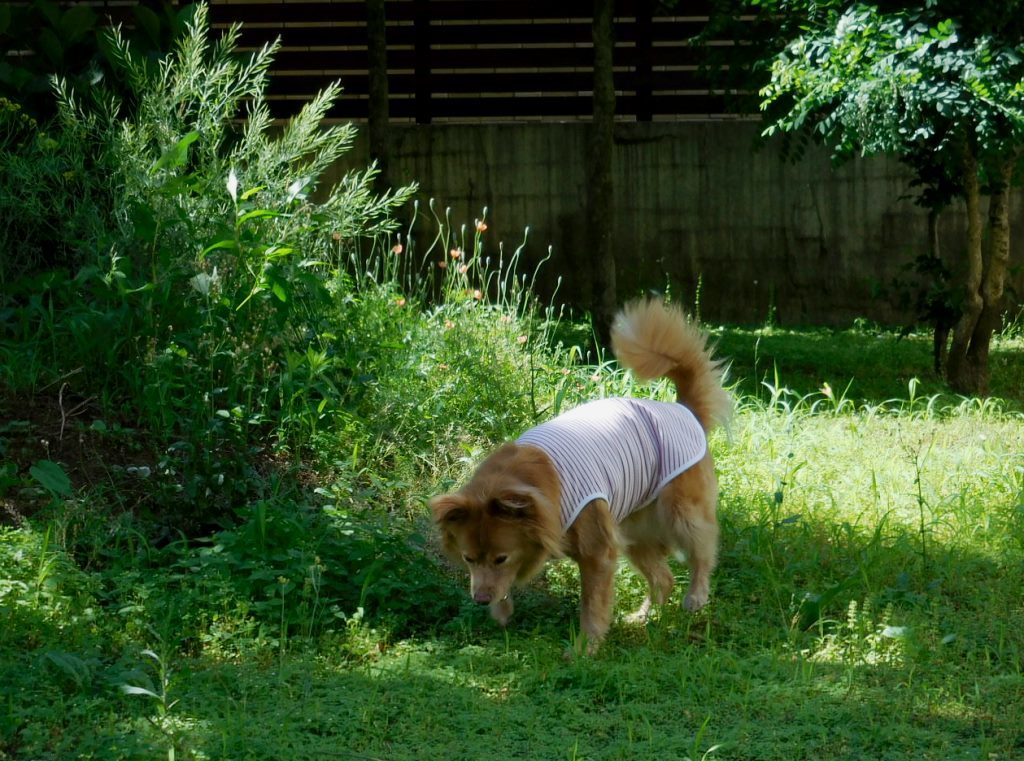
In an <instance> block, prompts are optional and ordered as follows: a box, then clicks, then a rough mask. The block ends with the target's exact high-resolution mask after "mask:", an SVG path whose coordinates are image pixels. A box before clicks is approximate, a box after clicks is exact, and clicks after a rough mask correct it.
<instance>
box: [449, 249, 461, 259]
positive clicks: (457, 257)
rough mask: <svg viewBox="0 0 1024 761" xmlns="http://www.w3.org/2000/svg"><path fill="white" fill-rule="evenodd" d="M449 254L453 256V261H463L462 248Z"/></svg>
mask: <svg viewBox="0 0 1024 761" xmlns="http://www.w3.org/2000/svg"><path fill="white" fill-rule="evenodd" d="M448 253H449V254H451V256H452V259H461V258H462V249H461V248H453V249H452V250H451V251H449V252H448Z"/></svg>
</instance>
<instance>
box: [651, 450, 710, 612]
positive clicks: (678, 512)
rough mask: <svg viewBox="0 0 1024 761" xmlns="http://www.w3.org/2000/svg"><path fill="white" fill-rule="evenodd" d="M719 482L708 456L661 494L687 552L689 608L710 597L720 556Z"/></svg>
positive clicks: (665, 515) (672, 530)
mask: <svg viewBox="0 0 1024 761" xmlns="http://www.w3.org/2000/svg"><path fill="white" fill-rule="evenodd" d="M717 502H718V486H717V482H716V480H715V476H714V466H713V465H712V463H711V458H710V456H709V457H705V458H704V459H703V460H702V461H701V462H699V463H698V464H697V465H695V466H694V467H693V468H691V469H690V470H688V471H686V472H685V473H682V474H681V475H679V476H677V477H676V478H675V480H673V481H672V482H671V483H670V484H669V485H668V486H666V487H665V489H664V491H662V493H661V496H660V497H658V505H657V507H658V510H659V512H660V514H661V516H662V520H663V521H664V524H665V528H666V529H667V530H668V533H669V535H670V536H671V539H672V540H673V541H674V543H675V544H676V545H677V546H678V547H679V549H681V550H682V551H683V552H684V553H685V555H686V563H687V565H688V566H689V568H690V588H689V589H688V590H687V592H686V596H685V597H684V598H683V607H684V608H686V609H687V610H700V609H701V608H703V607H704V605H705V604H706V603H707V601H708V595H709V594H710V590H711V573H712V571H714V570H715V564H716V561H717V559H718V520H717V518H716V517H715V505H716V503H717Z"/></svg>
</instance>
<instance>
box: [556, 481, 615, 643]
mask: <svg viewBox="0 0 1024 761" xmlns="http://www.w3.org/2000/svg"><path fill="white" fill-rule="evenodd" d="M567 536H568V539H569V544H570V549H569V554H570V555H571V556H572V558H573V559H574V560H575V561H576V562H577V563H578V564H579V567H580V588H581V589H580V591H581V597H582V599H581V600H580V638H581V642H580V643H577V644H576V647H575V650H576V652H580V651H581V650H582V649H583V647H581V645H584V643H585V645H584V646H585V647H586V652H587V653H588V654H593V653H595V652H597V649H598V647H600V645H601V642H602V641H603V640H604V637H605V635H606V634H607V633H608V627H609V626H610V625H611V620H612V607H613V605H614V602H615V560H616V557H617V555H618V552H617V550H616V541H615V522H614V521H613V520H612V517H611V514H610V513H609V512H608V505H607V504H605V502H604V501H603V500H595V501H594V502H592V503H591V504H589V505H588V506H587V507H586V508H584V510H583V512H582V513H580V516H579V518H577V519H576V522H575V523H574V524H573V526H572V528H571V530H570V531H569V532H568V535H567Z"/></svg>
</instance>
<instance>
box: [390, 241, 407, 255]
mask: <svg viewBox="0 0 1024 761" xmlns="http://www.w3.org/2000/svg"><path fill="white" fill-rule="evenodd" d="M403 250H404V249H403V248H402V244H401V243H396V244H395V245H393V246H392V247H391V253H392V254H400V253H402V251H403Z"/></svg>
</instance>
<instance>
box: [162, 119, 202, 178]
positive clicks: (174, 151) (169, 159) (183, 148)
mask: <svg viewBox="0 0 1024 761" xmlns="http://www.w3.org/2000/svg"><path fill="white" fill-rule="evenodd" d="M198 139H199V133H198V132H197V131H195V130H192V131H191V132H189V133H188V134H186V135H185V136H184V137H183V138H181V140H179V141H178V142H176V143H175V144H174V145H173V146H171V148H170V150H168V151H167V152H166V153H164V155H163V156H161V157H160V158H159V159H158V160H157V162H156V163H155V164H154V165H153V168H152V169H151V170H150V172H152V173H156V172H159V171H160V170H161V169H179V168H181V167H183V166H185V162H187V161H188V148H189V146H190V145H192V143H194V142H195V141H196V140H198Z"/></svg>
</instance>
